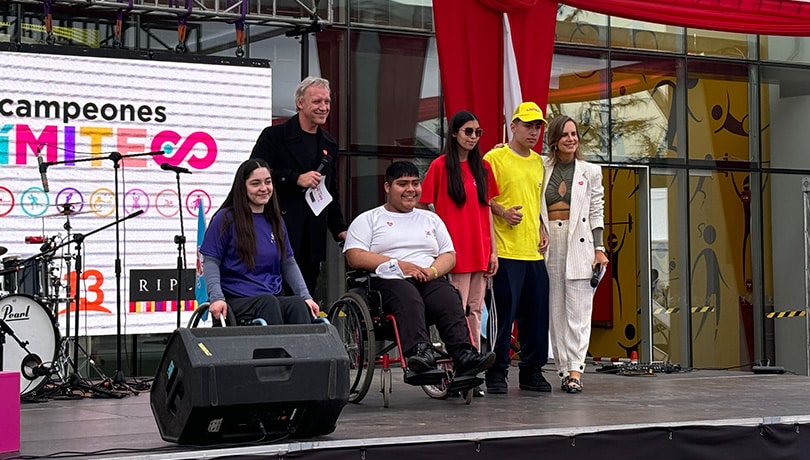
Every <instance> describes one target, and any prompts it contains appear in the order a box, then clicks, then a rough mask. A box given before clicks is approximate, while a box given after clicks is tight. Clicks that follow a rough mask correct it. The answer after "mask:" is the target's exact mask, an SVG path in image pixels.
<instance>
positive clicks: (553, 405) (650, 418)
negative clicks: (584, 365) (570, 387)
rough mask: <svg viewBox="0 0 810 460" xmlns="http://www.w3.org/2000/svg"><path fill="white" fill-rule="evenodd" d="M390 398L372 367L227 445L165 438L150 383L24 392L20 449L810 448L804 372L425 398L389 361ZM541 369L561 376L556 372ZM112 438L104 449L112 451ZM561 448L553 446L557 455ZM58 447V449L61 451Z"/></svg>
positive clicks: (37, 452)
mask: <svg viewBox="0 0 810 460" xmlns="http://www.w3.org/2000/svg"><path fill="white" fill-rule="evenodd" d="M393 372H394V389H393V393H392V395H391V405H390V407H389V408H384V407H383V401H382V396H381V394H380V393H379V390H378V389H379V370H378V372H377V375H376V376H375V381H374V384H373V385H372V388H371V390H370V391H369V394H368V395H367V396H366V398H365V399H364V400H363V401H362V403H361V404H349V405H347V406H346V408H345V409H344V410H343V412H342V414H341V416H340V419H339V421H338V425H337V429H336V430H335V432H334V433H332V434H331V435H329V436H325V437H321V438H316V439H309V440H304V441H291V440H279V441H277V442H275V443H262V444H258V443H257V444H240V445H233V446H208V447H189V446H177V445H174V444H171V443H167V442H164V441H163V440H161V438H160V435H159V434H158V429H157V426H156V424H155V421H154V419H153V416H152V412H151V409H150V407H149V394H148V393H140V394H139V395H131V396H127V397H124V398H121V399H101V398H92V399H91V398H84V399H78V400H62V399H51V400H47V401H45V402H39V403H23V404H22V409H21V433H22V434H21V451H20V452H19V453H18V454H6V455H0V458H4V459H5V458H11V457H17V456H25V457H29V456H45V455H54V454H57V453H61V452H66V451H71V452H75V453H77V455H76V456H79V457H86V456H89V455H91V453H94V452H100V451H105V450H106V451H107V453H104V454H101V455H98V456H94V457H93V458H124V457H130V458H141V459H167V458H173V459H181V458H223V457H231V458H251V457H254V456H255V457H256V458H258V457H266V456H271V457H275V458H282V457H284V458H304V459H327V458H328V459H338V458H352V459H369V460H373V459H385V460H393V459H397V458H411V459H412V458H414V457H416V458H424V457H426V456H428V455H430V456H431V458H461V456H462V455H465V456H466V455H473V454H475V456H474V457H472V458H476V459H478V458H497V459H499V460H506V459H510V458H539V457H540V456H542V457H543V458H563V457H562V456H571V455H579V456H582V458H594V457H593V456H594V455H596V454H599V458H623V459H625V458H650V456H652V455H654V456H655V459H656V460H662V459H669V458H672V459H684V458H688V459H694V458H720V457H721V456H723V457H727V458H734V459H735V460H736V459H747V458H750V459H763V458H782V459H787V458H791V459H792V458H797V459H798V458H808V457H810V378H808V377H804V376H796V375H789V374H784V375H754V374H752V373H750V372H741V371H740V372H737V371H709V370H694V371H692V372H683V373H672V374H664V373H660V374H654V375H651V376H624V375H614V374H606V373H597V372H595V371H594V368H592V367H590V366H589V368H588V372H587V373H586V375H585V376H584V380H583V383H584V385H585V390H584V392H583V393H581V394H575V395H570V394H566V393H563V392H562V391H560V390H559V388H558V386H557V385H555V387H554V391H553V392H552V393H550V394H549V393H530V392H526V391H521V390H519V389H518V388H517V382H516V380H517V378H516V377H517V369H514V368H513V369H512V375H513V380H514V381H513V382H512V384H511V385H510V388H509V393H508V394H507V395H492V396H487V397H485V398H475V399H474V400H473V402H472V404H471V405H469V406H467V405H465V404H464V401H463V399H461V398H450V399H448V400H444V401H442V400H432V399H429V398H428V396H427V395H426V394H425V393H424V392H423V391H422V390H421V388H418V387H411V386H407V385H405V384H404V383H402V376H401V371H400V370H398V369H395V370H394V371H393ZM546 378H547V379H548V380H549V381H556V380H554V379H555V375H554V373H553V372H550V371H547V372H546ZM108 449H109V450H108ZM557 455H559V457H557ZM60 456H61V455H60Z"/></svg>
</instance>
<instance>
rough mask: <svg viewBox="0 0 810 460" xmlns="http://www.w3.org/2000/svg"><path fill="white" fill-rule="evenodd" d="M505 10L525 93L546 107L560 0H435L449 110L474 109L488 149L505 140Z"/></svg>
mask: <svg viewBox="0 0 810 460" xmlns="http://www.w3.org/2000/svg"><path fill="white" fill-rule="evenodd" d="M504 13H506V14H507V15H508V17H509V24H510V28H511V30H512V36H513V45H514V48H515V55H516V59H517V63H518V72H519V73H520V76H521V91H522V93H523V99H524V100H527V101H528V100H531V101H534V102H536V103H537V104H538V105H539V106H540V107H545V105H546V100H547V98H548V83H549V78H550V72H549V71H550V69H551V57H552V55H553V53H554V29H555V26H556V18H557V3H556V2H552V1H550V0H501V1H498V0H476V1H469V0H442V1H434V2H433V17H434V21H435V23H436V46H437V49H438V53H439V70H440V71H441V75H442V77H441V78H442V88H443V95H444V103H445V112H446V115H447V117H448V118H449V117H451V116H453V114H454V113H456V112H458V111H459V110H470V111H472V112H473V113H475V115H476V116H477V117H478V118H479V121H480V123H481V127H482V128H483V129H484V137H483V138H482V139H481V149H482V150H483V151H486V150H488V149H489V148H490V147H492V146H493V145H495V144H496V143H498V142H501V141H502V140H503V129H504V114H503V85H504V81H503V80H504V78H503V72H504V69H503V67H504V55H503V53H504V46H503V33H504V32H503V14H504ZM509 115H511V113H510V114H509Z"/></svg>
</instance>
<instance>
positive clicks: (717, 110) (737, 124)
mask: <svg viewBox="0 0 810 460" xmlns="http://www.w3.org/2000/svg"><path fill="white" fill-rule="evenodd" d="M730 109H731V96H730V95H729V94H728V90H726V108H725V109H724V108H723V107H721V106H720V104H715V105H714V106H713V107H712V118H713V119H714V120H717V121H720V119H721V118H723V117H724V116H725V118H723V123H722V124H721V125H720V127H719V128H717V129H716V130H714V133H715V134H717V133H719V132H720V131H723V130H725V131H728V132H730V133H731V134H736V135H738V136H745V137H748V132H747V131H746V130H745V126H746V124H747V123H748V114H745V115H743V117H742V118H741V119H739V120H738V119H737V118H735V117H734V115H732V114H731V110H730Z"/></svg>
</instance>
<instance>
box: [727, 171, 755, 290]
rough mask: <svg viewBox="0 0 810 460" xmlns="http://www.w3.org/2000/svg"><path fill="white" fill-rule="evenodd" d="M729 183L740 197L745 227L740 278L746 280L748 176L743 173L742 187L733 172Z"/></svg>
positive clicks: (749, 219) (749, 183)
mask: <svg viewBox="0 0 810 460" xmlns="http://www.w3.org/2000/svg"><path fill="white" fill-rule="evenodd" d="M731 183H732V185H734V191H735V192H737V196H738V197H739V198H740V202H741V203H742V206H743V220H744V222H745V223H744V225H745V229H744V230H743V240H742V245H741V248H740V249H741V250H742V279H743V280H746V279H747V276H748V272H747V271H746V267H747V263H746V257H745V248H746V246H747V245H748V240H749V238H750V237H751V181H750V176H749V175H748V174H746V175H745V179H743V181H742V189H740V188H738V187H737V181H736V179H735V178H734V174H731Z"/></svg>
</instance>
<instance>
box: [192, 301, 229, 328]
mask: <svg viewBox="0 0 810 460" xmlns="http://www.w3.org/2000/svg"><path fill="white" fill-rule="evenodd" d="M210 305H211V304H209V303H208V302H203V303H201V304H200V305H199V306H198V307H197V308H195V309H194V313H192V314H191V318H189V319H188V325H187V326H186V327H188V328H192V327H213V325H214V318H212V317H211V315H210V314H209V313H208V307H209V306H210ZM225 324H226V325H227V326H232V325H234V324H236V317H235V316H234V314H233V311H231V309H228V317H227V318H225Z"/></svg>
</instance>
